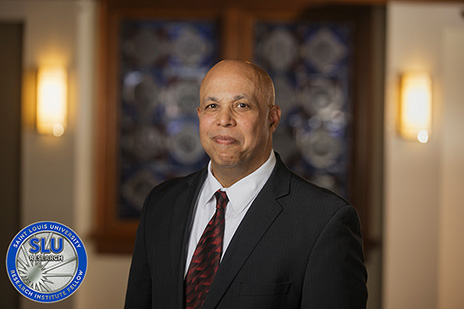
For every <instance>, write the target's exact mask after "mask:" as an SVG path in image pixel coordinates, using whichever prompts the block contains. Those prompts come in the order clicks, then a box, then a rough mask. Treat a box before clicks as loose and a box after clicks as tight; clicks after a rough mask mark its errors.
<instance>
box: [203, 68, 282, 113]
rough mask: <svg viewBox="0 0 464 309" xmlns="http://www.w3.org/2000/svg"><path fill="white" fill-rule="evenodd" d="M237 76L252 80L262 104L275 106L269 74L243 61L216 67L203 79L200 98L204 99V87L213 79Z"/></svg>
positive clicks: (273, 91)
mask: <svg viewBox="0 0 464 309" xmlns="http://www.w3.org/2000/svg"><path fill="white" fill-rule="evenodd" d="M237 75H238V76H242V77H243V78H246V79H248V80H250V81H251V82H252V83H253V84H254V85H255V88H256V93H257V94H258V95H259V97H258V98H257V99H258V100H259V101H261V100H262V103H266V104H267V105H268V106H270V107H271V106H273V105H274V104H275V90H274V83H273V82H272V79H271V77H270V76H269V74H267V72H266V71H264V70H263V69H262V68H260V67H259V66H257V65H256V64H253V63H251V62H248V61H243V60H223V61H221V62H218V63H217V64H216V65H214V66H213V67H212V68H211V69H210V70H209V71H208V73H207V74H206V76H205V77H204V78H203V81H202V83H201V87H200V98H203V92H204V88H205V87H204V86H205V85H206V84H208V83H209V82H210V81H211V80H212V79H215V78H219V77H227V76H237Z"/></svg>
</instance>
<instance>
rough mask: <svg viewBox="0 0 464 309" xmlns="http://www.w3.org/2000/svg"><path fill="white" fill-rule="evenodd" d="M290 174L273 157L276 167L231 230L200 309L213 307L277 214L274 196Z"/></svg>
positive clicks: (285, 187)
mask: <svg viewBox="0 0 464 309" xmlns="http://www.w3.org/2000/svg"><path fill="white" fill-rule="evenodd" d="M289 183H290V173H289V172H288V170H287V169H286V167H285V166H284V165H283V163H282V161H281V160H280V158H279V157H278V156H277V164H276V167H275V169H274V171H273V173H272V175H271V177H270V178H269V180H268V182H267V183H266V185H265V186H264V187H263V189H262V190H261V192H260V193H259V194H258V196H257V197H256V199H255V201H254V202H253V204H252V205H251V207H250V209H249V210H248V212H247V214H246V215H245V217H244V218H243V221H242V222H241V223H240V226H239V227H238V229H237V231H236V232H235V234H234V236H233V238H232V240H231V242H230V244H229V247H228V248H227V251H226V253H225V254H224V257H223V259H222V261H221V265H220V267H219V268H218V271H217V273H216V277H215V278H214V281H213V283H212V285H211V287H210V290H209V292H208V295H207V297H206V300H205V303H204V304H203V308H214V307H216V306H217V304H218V303H219V301H220V300H221V298H222V297H223V295H224V293H225V292H226V291H227V289H228V288H229V286H230V284H231V283H232V281H233V280H234V278H235V277H236V276H237V274H238V272H239V271H240V269H241V268H242V266H243V264H244V263H245V262H246V260H247V259H248V257H249V256H250V254H251V253H252V252H253V250H254V248H255V247H256V245H257V244H258V243H259V241H260V240H261V238H262V237H263V236H264V234H265V233H266V231H267V230H268V229H269V227H270V226H271V225H272V223H273V222H274V221H275V219H276V218H277V217H278V216H279V214H280V213H281V211H282V207H281V206H280V204H279V203H278V201H277V199H278V198H279V197H281V196H284V195H286V194H288V192H289Z"/></svg>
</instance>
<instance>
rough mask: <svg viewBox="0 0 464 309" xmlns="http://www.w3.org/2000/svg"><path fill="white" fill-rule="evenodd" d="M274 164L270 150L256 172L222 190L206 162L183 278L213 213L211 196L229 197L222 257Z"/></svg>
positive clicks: (274, 159) (212, 198)
mask: <svg viewBox="0 0 464 309" xmlns="http://www.w3.org/2000/svg"><path fill="white" fill-rule="evenodd" d="M275 164H276V157H275V154H274V151H271V154H270V155H269V158H268V159H267V161H266V162H264V164H263V165H261V166H260V167H259V168H258V169H257V170H256V171H254V172H253V173H251V174H250V175H248V176H246V177H245V178H242V179H240V180H239V181H237V182H236V183H234V184H233V185H232V186H230V187H228V188H223V187H222V186H221V183H220V182H219V181H218V180H217V179H216V177H214V176H213V174H212V172H211V161H210V162H209V164H208V176H207V177H206V180H205V182H204V183H203V186H202V188H201V191H200V194H199V195H198V200H197V203H196V206H195V215H194V221H193V225H192V231H191V233H190V239H189V243H188V251H187V261H186V264H185V274H184V275H186V274H187V272H188V268H189V266H190V261H191V260H192V256H193V253H194V252H195V248H196V246H197V243H198V242H199V241H200V238H201V235H202V234H203V231H204V230H205V228H206V226H207V225H208V222H209V221H210V220H211V218H212V217H213V215H214V213H215V212H216V197H215V196H214V193H215V192H216V191H217V190H221V191H225V192H226V193H227V197H228V198H229V203H227V206H226V212H225V226H224V240H223V245H222V256H224V253H225V252H226V250H227V247H228V246H229V243H230V241H231V239H232V237H233V236H234V234H235V231H236V230H237V228H238V226H239V225H240V222H242V219H243V217H245V214H246V213H247V211H248V209H249V208H250V206H251V204H252V203H253V201H254V200H255V198H256V196H257V195H258V193H259V192H260V191H261V189H262V188H263V186H264V184H265V183H266V182H267V180H268V179H269V177H270V176H271V173H272V170H273V169H274V166H275ZM222 256H221V259H222Z"/></svg>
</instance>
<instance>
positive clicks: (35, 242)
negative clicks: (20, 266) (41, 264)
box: [29, 237, 63, 253]
mask: <svg viewBox="0 0 464 309" xmlns="http://www.w3.org/2000/svg"><path fill="white" fill-rule="evenodd" d="M29 244H30V245H31V249H29V252H30V253H39V252H40V253H51V252H53V253H60V252H61V251H63V238H58V248H57V247H56V239H55V238H52V239H50V248H47V247H46V245H45V238H40V239H39V238H35V237H34V238H31V240H30V241H29Z"/></svg>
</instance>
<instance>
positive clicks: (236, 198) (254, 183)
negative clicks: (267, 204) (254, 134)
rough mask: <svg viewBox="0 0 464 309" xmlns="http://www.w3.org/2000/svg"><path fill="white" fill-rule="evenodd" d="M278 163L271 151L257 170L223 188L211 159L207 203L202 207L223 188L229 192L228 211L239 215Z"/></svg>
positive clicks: (207, 179) (207, 183) (206, 195)
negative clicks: (212, 169) (215, 175)
mask: <svg viewBox="0 0 464 309" xmlns="http://www.w3.org/2000/svg"><path fill="white" fill-rule="evenodd" d="M275 164H276V157H275V154H274V151H271V154H270V155H269V158H268V159H267V161H266V162H264V164H263V165H261V166H260V167H259V168H258V169H257V170H256V171H254V172H253V173H251V174H250V175H248V176H246V177H244V178H242V179H240V180H239V181H237V182H236V183H234V184H233V185H232V186H230V187H228V188H223V187H222V185H221V183H220V182H219V181H218V180H217V179H216V177H214V175H213V173H212V172H211V161H210V162H209V164H208V176H207V177H206V180H205V183H204V187H203V192H202V193H203V194H204V197H205V199H206V200H205V203H204V204H203V205H202V207H205V205H206V203H207V202H208V201H209V200H210V199H212V198H214V193H215V192H216V191H217V190H222V191H225V192H226V193H227V197H228V198H229V204H228V206H227V212H229V211H230V212H231V213H232V214H236V215H238V214H239V213H241V212H242V211H243V210H245V208H246V207H247V206H248V204H250V202H252V201H253V200H254V199H255V198H256V196H257V195H258V193H259V192H260V191H261V189H262V188H263V186H264V184H265V183H266V182H267V180H268V179H269V177H270V176H271V173H272V171H273V169H274V166H275Z"/></svg>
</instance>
